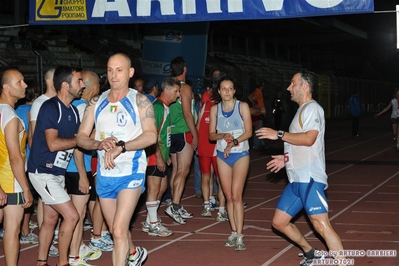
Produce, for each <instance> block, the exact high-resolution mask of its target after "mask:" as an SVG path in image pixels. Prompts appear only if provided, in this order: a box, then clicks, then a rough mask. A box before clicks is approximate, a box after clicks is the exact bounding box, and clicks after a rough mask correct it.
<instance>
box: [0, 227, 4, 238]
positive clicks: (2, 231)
mask: <svg viewBox="0 0 399 266" xmlns="http://www.w3.org/2000/svg"><path fill="white" fill-rule="evenodd" d="M3 235H4V229H3V228H1V229H0V241H3Z"/></svg>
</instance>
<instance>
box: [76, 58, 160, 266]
mask: <svg viewBox="0 0 399 266" xmlns="http://www.w3.org/2000/svg"><path fill="white" fill-rule="evenodd" d="M133 74H134V68H133V67H132V66H131V60H130V58H129V57H128V56H127V55H125V54H122V53H118V54H115V55H112V56H111V57H110V58H109V59H108V63H107V77H108V81H109V84H110V89H109V90H108V91H105V92H104V93H102V94H101V96H99V97H96V98H94V99H92V100H91V101H90V102H89V105H88V107H87V108H86V112H85V114H84V117H83V121H82V124H81V126H80V128H79V132H78V135H77V141H78V146H80V147H82V148H84V149H86V150H97V154H98V155H97V156H98V171H97V176H96V181H97V182H96V186H97V188H96V189H97V194H98V196H99V198H100V204H101V209H102V210H103V214H104V218H105V220H106V222H107V224H108V228H109V229H110V230H111V234H112V236H113V239H114V250H113V254H112V264H113V265H114V266H123V265H141V263H142V262H143V261H145V259H146V258H147V250H146V249H145V248H142V247H138V246H134V245H133V242H132V239H131V233H130V228H129V225H130V219H131V218H132V216H133V213H134V210H135V208H136V206H137V203H138V200H139V198H140V195H141V194H142V193H143V192H144V191H145V187H144V185H145V171H146V168H147V158H146V153H145V151H144V148H146V147H148V146H150V145H152V144H154V143H155V142H156V140H157V129H156V127H155V116H154V108H153V106H152V104H151V102H150V101H149V100H148V98H147V97H146V96H145V95H144V94H141V93H138V92H137V91H136V90H134V89H130V88H129V79H130V78H131V77H132V76H133ZM94 124H95V125H96V133H95V136H94V139H92V138H91V137H90V135H91V132H92V129H93V126H94Z"/></svg>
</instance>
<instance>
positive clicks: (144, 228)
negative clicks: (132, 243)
mask: <svg viewBox="0 0 399 266" xmlns="http://www.w3.org/2000/svg"><path fill="white" fill-rule="evenodd" d="M157 222H158V223H160V224H161V223H162V219H161V218H159V217H158V221H157ZM150 228H151V226H150V224H149V223H147V221H144V222H141V231H143V232H144V233H148V230H150Z"/></svg>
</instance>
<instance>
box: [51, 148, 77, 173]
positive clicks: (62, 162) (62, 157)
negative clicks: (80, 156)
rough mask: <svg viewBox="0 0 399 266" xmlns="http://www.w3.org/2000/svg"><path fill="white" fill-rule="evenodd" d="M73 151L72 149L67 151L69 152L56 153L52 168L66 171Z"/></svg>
mask: <svg viewBox="0 0 399 266" xmlns="http://www.w3.org/2000/svg"><path fill="white" fill-rule="evenodd" d="M73 150H74V149H69V150H65V151H59V152H57V155H56V157H55V161H54V166H57V167H59V168H63V169H66V168H67V167H68V164H69V161H70V160H71V158H72V154H73Z"/></svg>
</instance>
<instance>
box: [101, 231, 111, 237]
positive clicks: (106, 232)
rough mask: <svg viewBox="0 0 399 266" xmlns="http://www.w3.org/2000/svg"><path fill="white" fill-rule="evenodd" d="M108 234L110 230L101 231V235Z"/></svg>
mask: <svg viewBox="0 0 399 266" xmlns="http://www.w3.org/2000/svg"><path fill="white" fill-rule="evenodd" d="M107 234H109V232H108V230H107V231H101V236H105V235H107Z"/></svg>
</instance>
